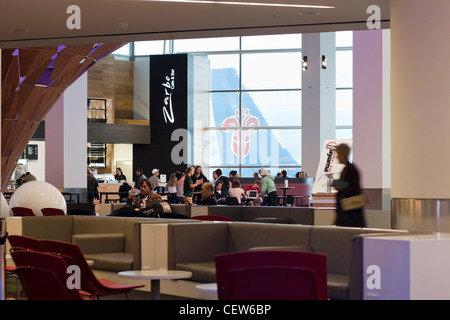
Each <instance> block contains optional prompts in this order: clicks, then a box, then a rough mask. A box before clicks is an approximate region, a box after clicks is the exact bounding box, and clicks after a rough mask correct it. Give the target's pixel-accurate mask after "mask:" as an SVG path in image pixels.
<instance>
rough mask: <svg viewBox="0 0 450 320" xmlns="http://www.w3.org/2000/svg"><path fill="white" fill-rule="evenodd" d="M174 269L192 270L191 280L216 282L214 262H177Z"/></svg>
mask: <svg viewBox="0 0 450 320" xmlns="http://www.w3.org/2000/svg"><path fill="white" fill-rule="evenodd" d="M176 269H177V270H183V271H190V272H192V277H191V278H189V280H191V281H198V282H216V264H215V262H194V263H187V262H184V263H177V266H176Z"/></svg>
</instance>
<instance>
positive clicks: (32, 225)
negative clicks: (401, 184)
mask: <svg viewBox="0 0 450 320" xmlns="http://www.w3.org/2000/svg"><path fill="white" fill-rule="evenodd" d="M224 208H225V207H224ZM231 209H233V208H231ZM280 209H284V210H288V208H280ZM291 209H294V208H291ZM297 209H300V208H297ZM218 216H220V214H219V215H218ZM214 220H219V219H210V220H209V221H205V219H201V217H200V218H199V219H164V218H163V219H155V218H124V217H96V216H70V215H69V216H41V217H38V216H34V217H10V218H8V219H7V225H8V233H9V234H10V235H15V234H16V235H23V236H27V237H31V238H36V239H49V240H56V241H60V242H67V243H72V244H73V245H76V246H77V247H79V248H80V250H81V252H82V253H83V255H84V258H85V259H87V260H90V261H92V267H91V268H92V270H93V271H94V273H95V274H96V276H97V277H98V278H104V279H108V280H109V281H115V282H120V281H125V282H126V283H129V284H136V280H128V281H129V282H127V280H125V279H120V278H119V277H118V273H119V272H123V271H127V270H135V271H139V270H159V269H167V270H176V271H180V272H190V273H192V276H191V277H190V278H188V279H184V280H162V281H161V294H166V295H171V296H178V297H182V298H187V299H213V300H214V299H217V294H212V295H211V294H204V293H200V292H199V291H198V290H196V286H197V285H198V284H202V283H203V284H207V283H215V282H216V280H217V279H216V269H215V257H216V256H218V255H221V254H228V253H235V252H252V251H295V252H312V253H320V254H324V255H325V256H326V266H327V268H326V272H327V295H328V298H329V299H331V300H348V299H361V298H362V293H361V287H362V284H361V281H362V269H361V259H362V258H361V257H362V254H363V252H362V247H361V245H360V242H358V239H359V238H360V237H362V236H363V235H368V234H386V233H389V234H404V233H405V232H406V231H401V230H389V229H375V228H342V227H331V226H330V227H326V226H313V225H306V224H298V223H297V224H292V223H291V224H278V223H258V222H243V221H234V220H233V221H220V222H218V221H214ZM222 220H223V219H222ZM227 220H229V218H227ZM9 249H10V247H7V250H9ZM9 263H10V265H11V261H9ZM141 284H142V282H141ZM144 284H145V283H144ZM139 290H144V291H147V292H148V290H149V287H148V285H147V284H146V286H145V287H144V288H140V289H139Z"/></svg>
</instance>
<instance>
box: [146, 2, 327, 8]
mask: <svg viewBox="0 0 450 320" xmlns="http://www.w3.org/2000/svg"><path fill="white" fill-rule="evenodd" d="M146 1H153V2H181V3H201V4H225V5H241V6H266V7H288V8H313V9H334V8H335V7H334V6H321V5H306V4H288V3H266V2H240V1H211V0H146Z"/></svg>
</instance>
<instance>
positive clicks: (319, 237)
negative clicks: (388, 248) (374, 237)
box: [309, 226, 399, 274]
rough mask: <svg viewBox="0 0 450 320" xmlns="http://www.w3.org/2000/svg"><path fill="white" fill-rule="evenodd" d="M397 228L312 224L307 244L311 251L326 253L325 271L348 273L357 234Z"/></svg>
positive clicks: (393, 231)
mask: <svg viewBox="0 0 450 320" xmlns="http://www.w3.org/2000/svg"><path fill="white" fill-rule="evenodd" d="M398 232H399V231H398V230H389V229H371V228H345V227H326V226H314V227H313V228H312V229H311V237H310V241H309V245H310V246H311V251H313V252H320V253H325V254H326V255H327V272H328V273H337V274H350V265H351V257H352V240H353V238H354V237H355V236H356V235H359V234H370V233H398Z"/></svg>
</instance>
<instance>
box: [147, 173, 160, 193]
mask: <svg viewBox="0 0 450 320" xmlns="http://www.w3.org/2000/svg"><path fill="white" fill-rule="evenodd" d="M158 175H159V169H153V170H152V176H151V177H150V179H149V180H150V183H151V189H152V190H155V188H156V187H157V186H159V179H158Z"/></svg>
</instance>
